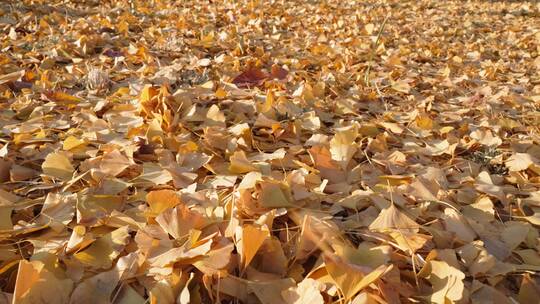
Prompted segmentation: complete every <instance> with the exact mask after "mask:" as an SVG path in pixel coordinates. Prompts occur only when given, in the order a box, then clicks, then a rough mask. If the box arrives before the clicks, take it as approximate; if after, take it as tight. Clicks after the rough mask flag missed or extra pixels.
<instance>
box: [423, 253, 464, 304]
mask: <svg viewBox="0 0 540 304" xmlns="http://www.w3.org/2000/svg"><path fill="white" fill-rule="evenodd" d="M418 275H419V276H420V277H424V278H426V279H428V280H429V282H431V287H432V288H433V293H432V294H431V295H430V300H431V302H432V303H455V302H458V301H460V300H461V299H463V298H464V297H465V293H466V291H465V285H464V283H463V280H464V279H465V274H464V273H463V272H461V271H460V270H459V269H457V268H454V267H452V266H450V265H448V263H446V262H444V261H434V260H431V261H428V262H427V263H426V265H425V266H424V268H422V271H420V273H419V274H418Z"/></svg>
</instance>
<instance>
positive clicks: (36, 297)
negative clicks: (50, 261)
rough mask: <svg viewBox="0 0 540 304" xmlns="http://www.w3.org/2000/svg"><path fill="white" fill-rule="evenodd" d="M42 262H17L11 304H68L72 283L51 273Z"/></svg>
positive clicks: (48, 267)
mask: <svg viewBox="0 0 540 304" xmlns="http://www.w3.org/2000/svg"><path fill="white" fill-rule="evenodd" d="M51 266H52V265H46V264H44V262H42V261H31V262H29V261H25V260H21V261H20V262H19V270H18V272H17V280H16V284H15V291H14V294H13V303H21V304H35V303H68V302H69V296H70V294H71V290H72V289H73V281H71V280H70V279H68V278H65V275H63V274H60V276H61V277H58V275H57V273H56V272H53V271H51Z"/></svg>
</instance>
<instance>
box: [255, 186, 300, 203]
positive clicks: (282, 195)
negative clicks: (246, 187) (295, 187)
mask: <svg viewBox="0 0 540 304" xmlns="http://www.w3.org/2000/svg"><path fill="white" fill-rule="evenodd" d="M260 185H261V192H260V193H259V203H260V204H261V205H262V207H265V208H282V207H293V206H294V205H293V203H292V195H291V193H290V189H289V188H288V187H287V186H286V185H285V184H283V183H280V182H275V181H266V182H262V183H261V184H260Z"/></svg>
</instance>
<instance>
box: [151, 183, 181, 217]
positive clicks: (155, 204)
mask: <svg viewBox="0 0 540 304" xmlns="http://www.w3.org/2000/svg"><path fill="white" fill-rule="evenodd" d="M146 201H147V202H148V205H149V206H150V211H151V213H152V215H153V216H158V215H159V214H161V213H162V212H163V211H165V210H167V209H169V208H173V207H174V206H176V205H178V204H180V197H179V196H178V194H177V193H176V192H175V191H173V190H167V189H164V190H157V191H152V192H149V193H148V194H147V195H146Z"/></svg>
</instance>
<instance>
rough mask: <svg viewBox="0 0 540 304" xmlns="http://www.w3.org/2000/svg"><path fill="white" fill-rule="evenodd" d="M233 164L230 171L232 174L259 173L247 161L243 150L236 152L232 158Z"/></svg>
mask: <svg viewBox="0 0 540 304" xmlns="http://www.w3.org/2000/svg"><path fill="white" fill-rule="evenodd" d="M230 161H231V164H230V166H229V171H230V172H231V173H248V172H250V171H257V167H255V166H254V165H253V164H251V162H250V161H249V160H248V159H247V156H246V153H245V152H244V151H242V150H239V151H236V152H234V154H233V155H232V156H231V158H230Z"/></svg>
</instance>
